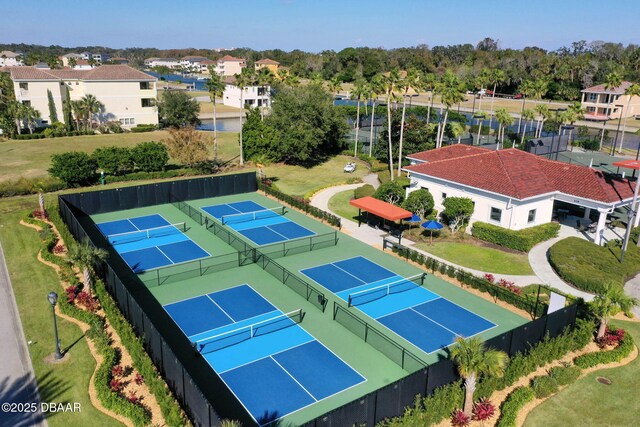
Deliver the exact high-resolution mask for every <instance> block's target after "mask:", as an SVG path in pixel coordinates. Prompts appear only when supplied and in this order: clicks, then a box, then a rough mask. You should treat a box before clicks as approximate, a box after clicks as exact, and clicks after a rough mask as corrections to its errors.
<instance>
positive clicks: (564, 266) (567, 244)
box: [549, 237, 640, 292]
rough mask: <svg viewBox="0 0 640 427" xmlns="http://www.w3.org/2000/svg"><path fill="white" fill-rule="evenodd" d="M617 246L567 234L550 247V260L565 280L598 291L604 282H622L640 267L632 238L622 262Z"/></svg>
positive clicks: (638, 249) (636, 249)
mask: <svg viewBox="0 0 640 427" xmlns="http://www.w3.org/2000/svg"><path fill="white" fill-rule="evenodd" d="M620 249H621V248H620V247H607V246H597V245H594V244H593V243H591V242H588V241H586V240H584V239H580V238H578V237H568V238H566V239H563V240H560V241H559V242H557V243H556V244H555V245H553V246H552V247H551V248H550V249H549V261H550V262H551V265H552V266H553V267H554V269H555V270H556V272H557V273H558V275H559V276H560V277H562V278H563V279H564V280H566V281H567V282H569V283H571V284H573V285H574V286H576V287H577V288H579V289H582V290H585V291H589V292H599V291H601V290H602V284H603V283H607V282H612V283H614V284H616V285H619V286H623V285H624V282H625V281H626V280H628V279H629V278H631V277H633V276H635V275H636V274H637V273H638V272H639V271H640V248H638V247H637V246H636V245H635V244H634V242H631V243H630V244H629V247H628V250H627V252H626V253H625V256H624V263H620Z"/></svg>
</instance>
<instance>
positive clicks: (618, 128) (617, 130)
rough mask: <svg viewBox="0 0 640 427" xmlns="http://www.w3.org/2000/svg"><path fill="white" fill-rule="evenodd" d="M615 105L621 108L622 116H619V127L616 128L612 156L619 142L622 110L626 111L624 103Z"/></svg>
mask: <svg viewBox="0 0 640 427" xmlns="http://www.w3.org/2000/svg"><path fill="white" fill-rule="evenodd" d="M614 107H618V108H620V109H621V110H620V116H619V117H618V127H617V128H616V137H615V139H614V140H613V145H612V146H611V152H610V153H609V155H610V156H613V155H614V154H615V153H616V145H617V144H618V134H619V132H620V122H621V121H622V112H623V111H624V105H620V104H615V105H614Z"/></svg>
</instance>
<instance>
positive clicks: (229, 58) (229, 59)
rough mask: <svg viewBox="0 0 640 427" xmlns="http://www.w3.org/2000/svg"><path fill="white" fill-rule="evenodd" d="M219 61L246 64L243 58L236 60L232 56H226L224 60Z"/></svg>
mask: <svg viewBox="0 0 640 427" xmlns="http://www.w3.org/2000/svg"><path fill="white" fill-rule="evenodd" d="M218 61H237V62H244V59H243V58H234V57H233V56H231V55H225V56H223V57H222V58H220V59H218Z"/></svg>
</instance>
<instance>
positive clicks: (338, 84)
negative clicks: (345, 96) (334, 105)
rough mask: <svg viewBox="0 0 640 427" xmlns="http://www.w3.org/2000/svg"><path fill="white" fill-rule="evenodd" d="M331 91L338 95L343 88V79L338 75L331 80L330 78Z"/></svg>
mask: <svg viewBox="0 0 640 427" xmlns="http://www.w3.org/2000/svg"><path fill="white" fill-rule="evenodd" d="M328 85H329V91H330V92H331V93H333V95H334V96H335V95H337V94H338V92H340V91H341V90H342V80H340V78H339V77H338V76H334V77H333V78H332V79H331V80H329V83H328Z"/></svg>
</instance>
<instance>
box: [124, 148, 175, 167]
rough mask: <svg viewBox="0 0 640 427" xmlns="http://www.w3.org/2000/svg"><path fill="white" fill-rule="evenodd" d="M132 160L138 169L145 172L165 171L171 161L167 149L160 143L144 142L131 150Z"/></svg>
mask: <svg viewBox="0 0 640 427" xmlns="http://www.w3.org/2000/svg"><path fill="white" fill-rule="evenodd" d="M131 158H132V159H133V162H134V163H135V165H136V167H137V168H138V169H140V170H141V171H144V172H156V171H161V170H164V167H165V166H166V164H167V162H168V161H169V153H168V152H167V147H166V146H165V145H164V144H162V143H160V142H154V141H150V142H142V143H140V144H138V145H136V146H135V147H133V148H132V149H131Z"/></svg>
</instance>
